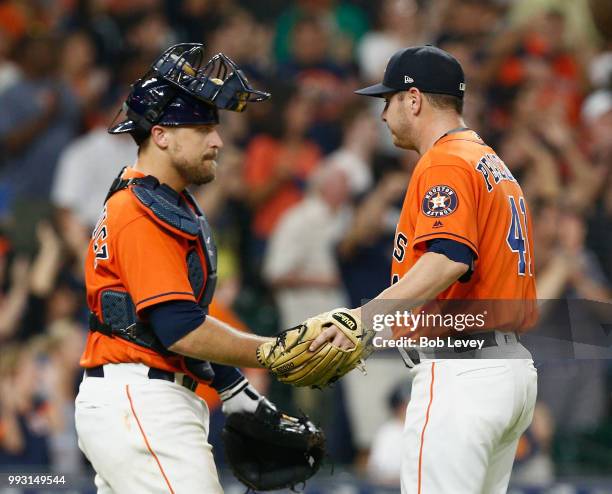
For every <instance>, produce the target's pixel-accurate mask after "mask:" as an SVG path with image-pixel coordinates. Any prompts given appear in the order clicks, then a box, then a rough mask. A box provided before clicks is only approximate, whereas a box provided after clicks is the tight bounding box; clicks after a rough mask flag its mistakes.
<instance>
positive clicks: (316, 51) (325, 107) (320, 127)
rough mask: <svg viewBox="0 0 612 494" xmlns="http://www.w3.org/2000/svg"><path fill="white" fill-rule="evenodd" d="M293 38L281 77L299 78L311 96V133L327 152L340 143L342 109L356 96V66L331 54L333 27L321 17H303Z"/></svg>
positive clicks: (279, 68) (296, 25) (285, 78)
mask: <svg viewBox="0 0 612 494" xmlns="http://www.w3.org/2000/svg"><path fill="white" fill-rule="evenodd" d="M293 38H294V43H293V45H292V49H291V52H290V56H289V57H288V58H287V59H286V60H285V61H283V62H281V63H279V65H278V70H277V72H278V77H280V79H281V80H293V81H295V82H296V83H297V85H298V87H299V90H300V91H301V92H302V93H304V94H306V95H308V96H309V97H310V98H311V100H312V103H313V110H314V112H313V114H314V120H313V122H312V124H311V126H310V128H309V136H310V137H311V138H312V139H313V140H314V141H315V142H317V144H318V145H319V146H320V147H321V149H322V150H323V152H324V153H325V154H327V153H329V152H330V151H332V150H333V149H335V148H336V147H337V146H338V145H339V143H340V137H341V129H340V117H341V114H342V110H343V109H344V108H345V106H346V105H347V104H349V103H350V100H351V98H353V95H352V92H351V89H352V87H353V84H352V83H351V76H352V70H351V67H349V66H348V65H347V64H341V63H337V62H336V61H335V60H334V59H332V58H331V57H330V50H329V49H330V46H331V44H330V41H329V30H328V29H327V28H326V26H325V24H324V23H323V20H322V19H321V18H319V17H314V16H312V17H303V18H300V19H299V20H298V21H297V22H296V24H295V28H294V31H293ZM353 99H354V98H353Z"/></svg>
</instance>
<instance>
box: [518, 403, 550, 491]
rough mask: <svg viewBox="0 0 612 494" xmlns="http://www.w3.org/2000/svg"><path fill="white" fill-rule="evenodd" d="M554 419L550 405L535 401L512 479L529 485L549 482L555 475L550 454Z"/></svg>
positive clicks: (548, 483) (547, 483)
mask: <svg viewBox="0 0 612 494" xmlns="http://www.w3.org/2000/svg"><path fill="white" fill-rule="evenodd" d="M554 430H555V422H554V419H553V417H552V416H551V414H550V410H549V409H548V407H547V406H546V405H545V404H544V403H542V402H538V403H536V406H535V409H534V412H533V420H532V422H531V425H530V426H529V428H528V429H527V430H526V431H525V434H523V436H522V437H521V438H520V439H519V444H518V448H517V451H516V458H515V460H514V467H513V469H512V478H511V481H512V482H517V483H520V484H524V485H529V486H543V487H545V486H548V485H550V484H551V483H552V482H553V480H554V478H555V475H554V474H555V472H554V465H553V462H552V458H551V449H552V440H553V433H554Z"/></svg>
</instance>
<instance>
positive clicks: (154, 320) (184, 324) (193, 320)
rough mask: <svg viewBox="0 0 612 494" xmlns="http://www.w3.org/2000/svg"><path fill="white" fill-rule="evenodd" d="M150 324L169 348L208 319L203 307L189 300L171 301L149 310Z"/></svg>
mask: <svg viewBox="0 0 612 494" xmlns="http://www.w3.org/2000/svg"><path fill="white" fill-rule="evenodd" d="M147 315H148V316H149V322H150V323H151V325H152V326H153V331H155V334H156V335H157V337H158V338H159V341H161V342H162V343H163V345H164V346H165V347H166V348H168V347H170V346H172V345H173V344H174V343H176V342H177V341H178V340H180V339H181V338H182V337H183V336H185V335H186V334H188V333H191V332H192V331H193V330H194V329H196V328H197V327H198V326H199V325H200V324H202V323H203V322H204V319H206V314H205V313H204V310H202V307H200V306H199V305H198V304H196V303H195V302H191V301H189V300H171V301H170V302H164V303H161V304H157V305H154V306H152V307H150V308H149V309H148V310H147Z"/></svg>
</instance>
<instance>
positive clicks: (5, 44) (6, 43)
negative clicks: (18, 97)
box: [0, 13, 21, 94]
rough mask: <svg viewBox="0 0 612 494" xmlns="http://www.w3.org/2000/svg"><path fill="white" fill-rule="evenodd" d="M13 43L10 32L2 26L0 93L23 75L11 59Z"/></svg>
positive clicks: (0, 40)
mask: <svg viewBox="0 0 612 494" xmlns="http://www.w3.org/2000/svg"><path fill="white" fill-rule="evenodd" d="M0 15H1V13H0ZM12 44H13V40H12V39H11V38H10V37H9V35H8V33H7V32H6V31H5V30H4V29H3V28H0V94H1V93H3V92H4V90H5V89H6V88H8V87H11V86H13V85H14V84H15V83H16V82H17V81H18V80H19V78H20V77H21V72H20V70H19V67H18V66H17V64H16V63H15V62H13V61H12V60H10V59H9V55H10V53H11V48H12Z"/></svg>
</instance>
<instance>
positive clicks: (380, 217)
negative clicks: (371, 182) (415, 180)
mask: <svg viewBox="0 0 612 494" xmlns="http://www.w3.org/2000/svg"><path fill="white" fill-rule="evenodd" d="M408 180H409V175H408V174H407V173H404V172H400V171H392V172H387V173H386V174H385V175H384V176H383V177H382V178H381V179H380V181H379V183H378V184H377V185H376V187H375V188H374V189H373V190H372V191H371V192H370V193H369V194H367V195H366V196H365V197H364V198H363V200H362V202H361V203H360V204H359V205H358V206H357V207H356V208H355V211H354V213H353V218H352V220H351V224H350V225H349V227H348V228H347V230H346V232H345V233H344V235H343V237H342V239H341V240H340V242H339V243H338V248H337V255H338V259H339V263H340V269H341V273H342V281H343V283H344V286H345V287H346V290H347V292H348V295H349V300H350V306H351V307H354V306H359V305H361V304H362V300H363V299H368V298H372V297H374V296H375V295H376V294H377V293H379V292H378V291H377V290H379V291H381V290H384V289H385V288H386V287H387V286H389V277H390V269H391V260H390V259H389V252H391V251H392V249H393V238H394V235H395V226H396V224H397V218H398V216H399V211H400V207H401V201H402V200H403V198H404V195H405V192H406V188H407V187H408Z"/></svg>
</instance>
